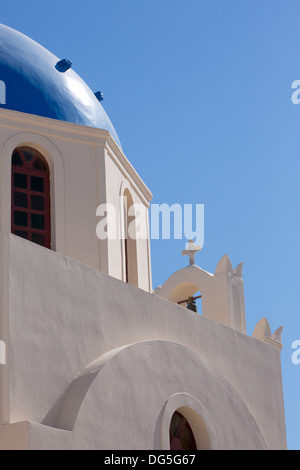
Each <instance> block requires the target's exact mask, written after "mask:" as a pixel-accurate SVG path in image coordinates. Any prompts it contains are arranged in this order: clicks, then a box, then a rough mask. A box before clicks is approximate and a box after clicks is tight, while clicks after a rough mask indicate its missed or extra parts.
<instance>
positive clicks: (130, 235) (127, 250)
mask: <svg viewBox="0 0 300 470" xmlns="http://www.w3.org/2000/svg"><path fill="white" fill-rule="evenodd" d="M123 202H124V204H123V211H124V264H125V280H126V282H128V283H129V284H132V285H133V286H136V287H138V270H137V252H136V239H135V237H136V226H135V215H134V206H133V199H132V196H131V194H130V192H129V191H128V189H125V191H124V195H123Z"/></svg>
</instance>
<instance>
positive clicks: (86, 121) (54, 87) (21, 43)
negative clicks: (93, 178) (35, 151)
mask: <svg viewBox="0 0 300 470" xmlns="http://www.w3.org/2000/svg"><path fill="white" fill-rule="evenodd" d="M68 67H69V64H68V61H60V60H59V59H58V58H57V57H55V55H53V54H52V53H51V52H49V51H48V50H47V49H45V48H44V47H42V46H41V45H40V44H38V43H37V42H35V41H33V40H32V39H30V38H28V37H27V36H25V35H24V34H22V33H19V32H18V31H15V30H14V29H11V28H9V27H7V26H4V25H1V24H0V81H3V82H4V83H5V88H6V99H5V104H1V103H0V107H1V108H5V109H11V110H14V111H20V112H22V113H29V114H35V115H37V116H44V117H47V118H52V119H59V120H61V121H67V122H71V123H75V124H83V125H85V126H89V127H96V128H98V129H105V130H107V131H109V132H110V133H111V135H112V137H113V138H114V139H115V141H116V142H117V144H118V145H119V146H120V147H121V144H120V141H119V138H118V136H117V133H116V131H115V129H114V127H113V125H112V123H111V121H110V120H109V118H108V116H107V114H106V112H105V111H104V109H103V107H102V105H101V104H100V102H99V100H98V99H97V98H96V96H95V95H94V93H93V92H92V90H91V89H90V88H89V87H88V86H87V84H86V83H85V82H84V81H83V80H82V79H81V78H80V77H79V76H78V75H77V74H76V73H75V72H74V71H73V70H72V69H71V68H68ZM0 101H1V100H0ZM2 101H3V100H2Z"/></svg>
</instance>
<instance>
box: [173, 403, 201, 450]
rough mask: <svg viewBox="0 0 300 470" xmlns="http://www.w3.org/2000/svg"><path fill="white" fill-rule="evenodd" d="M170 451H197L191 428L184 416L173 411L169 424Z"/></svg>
mask: <svg viewBox="0 0 300 470" xmlns="http://www.w3.org/2000/svg"><path fill="white" fill-rule="evenodd" d="M170 449H171V450H197V446H196V441H195V437H194V434H193V431H192V428H191V426H190V424H189V422H188V420H187V418H186V417H185V416H183V415H182V414H181V413H179V411H175V413H174V414H173V416H172V419H171V424H170Z"/></svg>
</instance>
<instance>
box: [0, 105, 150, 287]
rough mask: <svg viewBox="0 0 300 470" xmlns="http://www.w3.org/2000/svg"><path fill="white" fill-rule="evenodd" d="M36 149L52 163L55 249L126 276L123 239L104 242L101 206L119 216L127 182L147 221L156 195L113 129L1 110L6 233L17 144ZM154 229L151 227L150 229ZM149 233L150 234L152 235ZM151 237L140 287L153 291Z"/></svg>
mask: <svg viewBox="0 0 300 470" xmlns="http://www.w3.org/2000/svg"><path fill="white" fill-rule="evenodd" d="M21 145H30V146H32V147H34V148H37V149H38V150H39V151H40V152H41V153H42V154H43V155H44V156H45V158H46V159H47V161H48V163H49V166H50V186H51V227H52V230H51V239H52V244H51V246H52V249H54V250H55V251H57V252H60V253H63V254H65V255H67V256H68V257H70V258H74V259H76V260H78V261H80V262H81V263H84V264H87V265H88V266H91V267H94V268H97V269H100V270H101V271H103V272H105V273H107V274H110V275H111V276H114V277H116V278H118V279H124V255H123V253H122V247H121V241H120V240H103V241H102V240H99V239H98V238H97V235H96V227H97V223H98V222H99V217H97V216H96V210H97V207H98V206H99V204H103V203H110V204H113V205H114V207H115V208H116V217H117V219H118V220H119V218H120V201H119V196H120V188H121V185H122V184H123V183H124V182H127V184H128V185H129V187H130V188H131V191H132V196H133V198H134V202H135V203H139V204H142V205H143V206H144V208H145V209H144V214H143V220H142V223H143V224H145V225H146V224H147V216H148V214H147V213H148V207H149V203H150V200H151V197H152V195H151V193H150V191H149V190H148V189H147V188H146V186H145V185H144V183H143V182H142V181H141V179H140V178H139V176H138V175H137V173H136V172H135V170H134V169H133V167H132V166H131V164H130V163H129V161H128V160H127V159H126V157H125V155H124V154H123V153H122V151H121V150H120V148H119V147H118V146H117V145H116V144H115V142H114V141H113V139H112V138H111V137H110V135H109V133H108V132H106V131H102V130H99V129H92V128H87V127H86V126H80V125H75V124H70V123H64V122H61V121H54V120H52V119H47V118H41V117H37V116H31V115H26V114H23V113H17V112H13V111H8V110H0V157H1V160H0V164H1V196H2V197H1V212H0V225H1V231H2V232H4V233H5V232H6V233H7V232H10V225H11V216H10V198H11V176H10V175H11V155H12V152H13V150H14V149H15V148H16V147H17V146H21ZM148 229H149V228H148ZM147 236H148V234H147ZM148 245H149V243H148V240H140V241H137V258H138V271H139V276H138V277H139V283H138V285H139V287H141V288H143V289H145V290H148V291H150V290H151V268H150V256H149V246H148Z"/></svg>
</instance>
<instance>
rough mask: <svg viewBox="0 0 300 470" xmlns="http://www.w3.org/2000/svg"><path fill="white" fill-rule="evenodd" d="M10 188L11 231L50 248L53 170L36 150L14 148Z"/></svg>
mask: <svg viewBox="0 0 300 470" xmlns="http://www.w3.org/2000/svg"><path fill="white" fill-rule="evenodd" d="M11 188H12V193H11V201H12V205H11V232H12V233H14V234H15V235H18V236H20V237H22V238H26V239H27V240H30V241H32V242H34V243H37V244H39V245H42V246H44V247H46V248H50V247H51V239H50V172H49V166H48V163H47V161H46V159H45V158H44V157H43V155H41V154H40V153H39V152H38V151H37V150H35V149H33V148H30V147H19V148H17V149H15V150H14V152H13V155H12V184H11Z"/></svg>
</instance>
